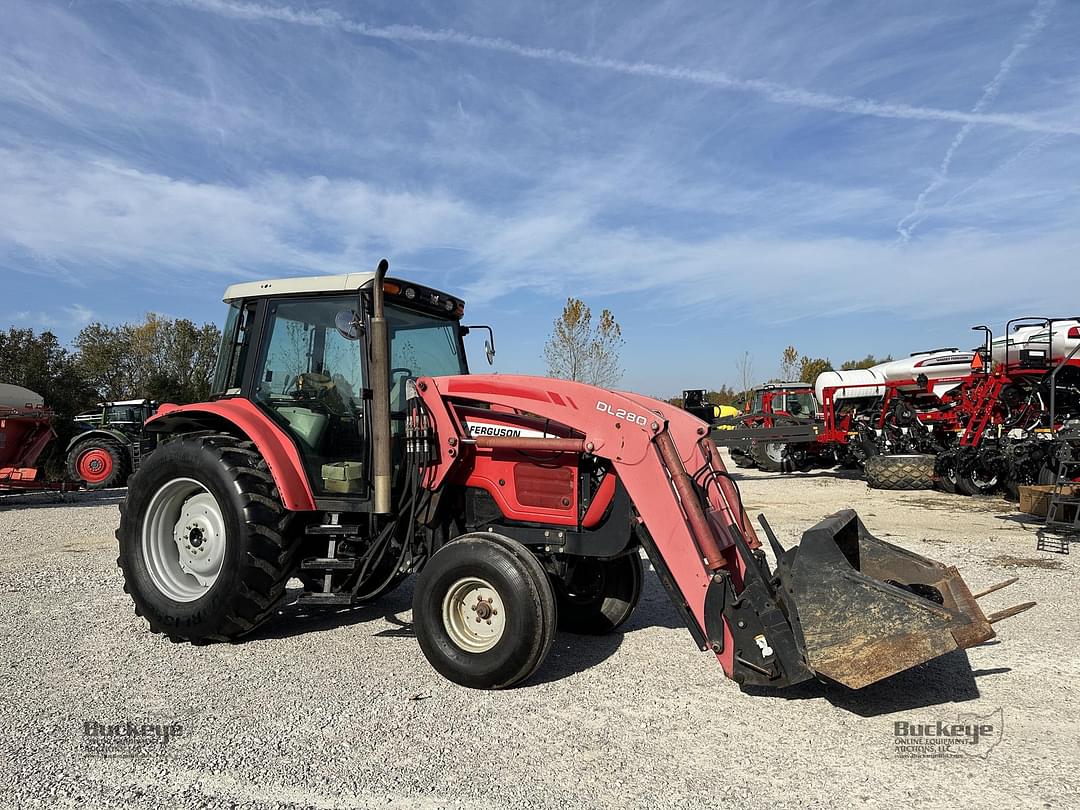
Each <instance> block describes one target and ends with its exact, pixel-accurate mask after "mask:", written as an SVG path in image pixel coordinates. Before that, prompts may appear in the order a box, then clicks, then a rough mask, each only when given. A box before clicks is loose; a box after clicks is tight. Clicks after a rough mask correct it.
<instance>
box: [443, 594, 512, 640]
mask: <svg viewBox="0 0 1080 810" xmlns="http://www.w3.org/2000/svg"><path fill="white" fill-rule="evenodd" d="M442 616H443V627H444V628H445V630H446V633H447V635H448V636H449V637H450V640H451V641H452V642H454V644H455V645H457V646H458V647H459V648H460V649H462V650H465V652H471V653H482V652H486V651H488V650H490V649H491V648H492V647H494V646H495V645H496V644H498V643H499V639H501V638H502V635H503V631H504V629H505V628H506V611H505V609H504V607H503V602H502V598H501V597H500V596H499V593H498V591H496V590H495V588H494V587H492V585H491V583H490V582H488V581H487V580H484V579H480V578H479V577H464V578H462V579H459V580H458V581H457V582H455V583H454V584H453V585H451V586H450V588H449V589H448V590H447V592H446V597H445V598H444V599H443V606H442Z"/></svg>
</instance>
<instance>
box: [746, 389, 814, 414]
mask: <svg viewBox="0 0 1080 810" xmlns="http://www.w3.org/2000/svg"><path fill="white" fill-rule="evenodd" d="M750 410H751V412H752V413H769V414H782V415H785V416H801V417H806V418H816V417H817V416H818V415H819V414H818V411H819V408H818V403H817V399H816V398H815V396H814V387H813V386H812V385H809V384H808V383H804V382H781V383H769V384H767V385H763V386H760V387H759V388H755V389H754V396H753V400H752V401H751V403H750Z"/></svg>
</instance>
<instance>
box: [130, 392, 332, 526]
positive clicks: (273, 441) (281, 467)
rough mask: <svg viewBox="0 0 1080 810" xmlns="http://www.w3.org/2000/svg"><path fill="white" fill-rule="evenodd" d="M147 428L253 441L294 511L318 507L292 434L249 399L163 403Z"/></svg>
mask: <svg viewBox="0 0 1080 810" xmlns="http://www.w3.org/2000/svg"><path fill="white" fill-rule="evenodd" d="M146 430H147V431H149V432H151V433H158V434H165V435H169V434H177V433H187V432H190V431H195V430H221V431H223V432H226V433H233V434H236V435H240V436H243V437H244V438H246V439H249V440H251V441H252V442H254V444H255V447H256V449H257V450H258V451H259V454H260V455H261V456H262V457H263V458H264V459H265V460H266V464H267V466H269V468H270V474H271V475H272V476H273V477H274V483H275V484H276V485H277V489H278V493H279V494H280V496H281V502H282V503H283V504H284V505H285V508H286V509H288V510H289V511H291V512H312V511H314V510H315V496H314V495H313V493H312V491H311V484H310V483H309V482H308V479H307V475H306V473H305V472H304V462H303V459H302V458H301V457H300V453H299V452H298V451H297V449H296V445H295V444H294V443H293V441H292V439H291V438H289V435H288V434H287V433H285V431H284V430H282V429H281V428H280V427H278V426H277V425H276V424H274V423H273V422H272V421H270V419H269V418H268V417H267V416H266V414H264V413H263V412H262V411H260V410H259V409H258V407H256V406H255V405H254V404H253V403H252V402H250V401H248V400H246V399H222V400H218V401H217V402H200V403H198V404H195V405H169V404H165V405H162V406H161V407H160V408H159V409H158V412H157V413H156V414H154V416H152V417H150V418H149V419H148V420H146Z"/></svg>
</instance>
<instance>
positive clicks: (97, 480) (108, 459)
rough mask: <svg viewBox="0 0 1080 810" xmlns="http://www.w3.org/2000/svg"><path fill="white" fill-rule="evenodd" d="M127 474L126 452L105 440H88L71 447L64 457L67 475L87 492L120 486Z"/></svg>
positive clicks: (129, 466)
mask: <svg viewBox="0 0 1080 810" xmlns="http://www.w3.org/2000/svg"><path fill="white" fill-rule="evenodd" d="M130 472H131V460H130V456H129V455H128V451H127V450H126V449H125V448H123V447H121V446H120V445H119V444H118V443H117V442H114V441H110V440H109V439H102V438H91V439H87V440H85V441H81V442H79V443H78V444H76V445H75V446H74V447H72V448H71V452H69V453H68V456H67V475H68V478H69V479H71V480H72V481H82V482H83V483H84V484H85V485H86V488H87V489H112V488H113V487H122V486H124V484H125V483H126V482H127V477H128V475H129V474H130Z"/></svg>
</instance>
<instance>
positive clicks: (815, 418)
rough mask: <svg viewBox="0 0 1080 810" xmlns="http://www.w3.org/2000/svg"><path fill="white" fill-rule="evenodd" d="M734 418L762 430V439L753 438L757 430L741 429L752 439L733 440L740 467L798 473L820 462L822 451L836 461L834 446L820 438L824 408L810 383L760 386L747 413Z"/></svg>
mask: <svg viewBox="0 0 1080 810" xmlns="http://www.w3.org/2000/svg"><path fill="white" fill-rule="evenodd" d="M730 421H737V422H738V423H739V424H740V425H741V427H742V428H745V429H748V430H751V431H761V433H760V436H761V438H752V437H753V436H755V434H754V433H744V432H743V431H742V430H740V431H739V433H738V435H740V436H742V435H746V436H748V437H751V438H748V439H747V440H744V441H743V442H741V443H739V442H738V441H737V440H736V441H733V442H731V443H730V447H729V452H730V453H731V460H732V461H734V462H735V466H737V467H747V468H752V467H757V468H759V469H762V470H768V471H769V472H794V471H798V470H805V469H807V468H808V467H809V466H811V465H813V464H815V463H820V461H821V456H822V454H825V455H827V456H828V460H827V461H828V463H830V464H831V463H833V459H832V458H831V450H830V448H828V447H827V446H826V445H824V444H823V443H821V442H819V441H818V434H819V433H820V428H821V425H822V418H821V409H820V406H819V405H818V402H817V399H816V398H815V397H814V387H813V386H812V385H810V384H809V383H804V382H776V383H766V384H765V385H760V386H758V387H757V388H755V389H754V390H753V392H752V395H751V397H750V401H749V402H748V403H747V405H746V411H745V413H743V414H741V415H740V416H739V417H738V419H737V420H734V419H733V420H730ZM785 434H786V435H785ZM725 443H726V442H725Z"/></svg>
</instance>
